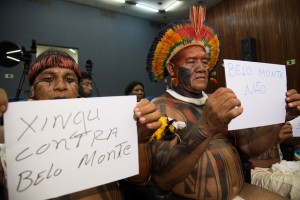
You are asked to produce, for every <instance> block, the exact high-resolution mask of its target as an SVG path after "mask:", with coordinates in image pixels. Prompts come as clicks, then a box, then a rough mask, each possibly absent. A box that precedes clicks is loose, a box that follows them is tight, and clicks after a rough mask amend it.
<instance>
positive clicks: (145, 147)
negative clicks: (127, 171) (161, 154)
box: [128, 143, 152, 185]
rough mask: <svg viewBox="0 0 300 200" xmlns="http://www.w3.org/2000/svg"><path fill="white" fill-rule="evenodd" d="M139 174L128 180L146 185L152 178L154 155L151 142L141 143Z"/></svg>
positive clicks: (139, 147)
mask: <svg viewBox="0 0 300 200" xmlns="http://www.w3.org/2000/svg"><path fill="white" fill-rule="evenodd" d="M138 149H139V174H137V175H135V176H132V177H129V178H128V180H129V181H131V182H133V183H135V184H139V185H144V184H145V183H147V181H148V180H149V178H150V172H151V164H152V156H151V149H150V145H149V143H139V144H138Z"/></svg>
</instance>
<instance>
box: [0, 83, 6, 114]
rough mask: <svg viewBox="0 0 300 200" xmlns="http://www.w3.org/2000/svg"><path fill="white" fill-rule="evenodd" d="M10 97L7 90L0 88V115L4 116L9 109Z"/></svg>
mask: <svg viewBox="0 0 300 200" xmlns="http://www.w3.org/2000/svg"><path fill="white" fill-rule="evenodd" d="M7 105H8V99H7V95H6V92H5V91H4V90H3V89H2V88H0V117H2V115H3V113H4V112H5V111H6V110H7Z"/></svg>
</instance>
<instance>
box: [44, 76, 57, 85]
mask: <svg viewBox="0 0 300 200" xmlns="http://www.w3.org/2000/svg"><path fill="white" fill-rule="evenodd" d="M53 80H54V78H53V77H52V76H50V77H45V78H43V81H45V82H48V83H50V82H52V81H53Z"/></svg>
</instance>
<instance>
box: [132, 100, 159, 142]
mask: <svg viewBox="0 0 300 200" xmlns="http://www.w3.org/2000/svg"><path fill="white" fill-rule="evenodd" d="M134 114H135V116H136V117H137V121H138V138H139V141H140V142H147V141H148V140H149V139H150V137H151V135H152V133H153V132H154V130H156V129H158V128H159V127H160V126H161V122H159V121H158V119H159V118H160V116H161V113H160V111H159V109H158V108H157V106H156V105H155V104H154V103H151V102H149V100H147V99H142V100H141V101H140V102H138V103H137V105H136V107H135V108H134Z"/></svg>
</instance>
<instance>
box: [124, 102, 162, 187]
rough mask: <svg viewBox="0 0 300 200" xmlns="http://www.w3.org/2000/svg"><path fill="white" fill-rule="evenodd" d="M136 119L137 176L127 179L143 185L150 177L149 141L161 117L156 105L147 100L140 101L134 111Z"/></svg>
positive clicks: (150, 157)
mask: <svg viewBox="0 0 300 200" xmlns="http://www.w3.org/2000/svg"><path fill="white" fill-rule="evenodd" d="M134 114H135V116H136V117H137V132H138V150H139V174H138V175H135V176H132V177H129V178H128V180H129V181H131V182H133V183H135V184H140V185H143V184H145V183H146V182H147V181H148V180H149V177H150V171H151V164H152V154H151V149H150V146H149V143H148V141H149V139H150V137H151V135H152V133H153V132H154V131H155V130H156V129H158V128H159V127H160V126H161V123H160V122H159V121H158V119H159V118H160V116H161V113H160V111H159V109H157V107H156V105H154V104H153V103H151V102H149V101H148V100H147V99H142V100H141V101H140V102H139V103H138V104H137V106H136V107H135V109H134Z"/></svg>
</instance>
